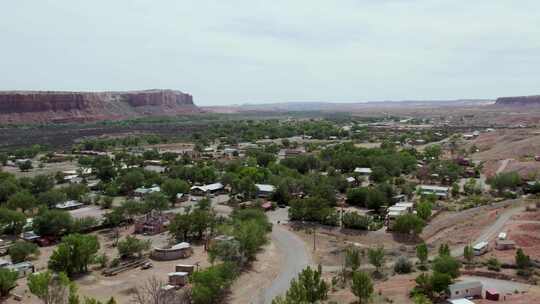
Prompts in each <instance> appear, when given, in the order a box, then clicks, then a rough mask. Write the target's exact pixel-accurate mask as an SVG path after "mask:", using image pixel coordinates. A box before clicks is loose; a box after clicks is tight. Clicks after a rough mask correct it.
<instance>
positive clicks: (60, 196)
mask: <svg viewBox="0 0 540 304" xmlns="http://www.w3.org/2000/svg"><path fill="white" fill-rule="evenodd" d="M66 200H67V195H66V193H65V192H63V191H60V190H56V189H52V190H49V191H46V192H42V193H40V194H39V195H38V201H39V202H40V203H41V204H44V205H46V206H47V207H48V208H51V209H52V208H54V206H55V205H56V204H59V203H63V202H65V201H66Z"/></svg>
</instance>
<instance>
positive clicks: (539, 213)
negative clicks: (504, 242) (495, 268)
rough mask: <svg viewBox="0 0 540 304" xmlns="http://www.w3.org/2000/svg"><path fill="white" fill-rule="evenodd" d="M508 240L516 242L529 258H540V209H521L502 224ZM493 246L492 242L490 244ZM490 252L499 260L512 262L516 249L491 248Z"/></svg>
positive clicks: (517, 246)
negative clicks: (521, 210)
mask: <svg viewBox="0 0 540 304" xmlns="http://www.w3.org/2000/svg"><path fill="white" fill-rule="evenodd" d="M503 231H505V232H506V233H507V238H508V240H512V241H514V242H516V248H521V249H523V251H524V252H525V254H527V255H529V256H530V257H531V259H534V260H540V210H536V211H523V212H521V213H520V214H517V215H515V216H513V217H512V218H511V220H510V221H508V223H507V224H506V225H505V226H504V228H503ZM492 245H493V246H492V247H494V242H493V244H492ZM491 254H492V255H493V256H495V257H497V259H499V260H500V261H501V262H506V263H514V261H515V254H516V250H502V251H501V250H496V249H495V250H493V251H492V252H491Z"/></svg>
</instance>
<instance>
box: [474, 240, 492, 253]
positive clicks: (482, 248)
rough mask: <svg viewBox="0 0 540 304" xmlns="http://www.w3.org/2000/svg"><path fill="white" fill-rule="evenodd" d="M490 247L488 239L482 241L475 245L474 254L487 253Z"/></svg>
mask: <svg viewBox="0 0 540 304" xmlns="http://www.w3.org/2000/svg"><path fill="white" fill-rule="evenodd" d="M488 249H489V243H488V242H486V241H482V242H480V243H477V244H476V245H474V246H473V252H474V255H482V254H484V253H486V252H487V251H488Z"/></svg>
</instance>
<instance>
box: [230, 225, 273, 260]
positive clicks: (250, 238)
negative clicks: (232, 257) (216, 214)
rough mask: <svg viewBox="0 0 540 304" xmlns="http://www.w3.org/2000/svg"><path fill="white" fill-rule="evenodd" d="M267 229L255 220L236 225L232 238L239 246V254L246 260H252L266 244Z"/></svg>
mask: <svg viewBox="0 0 540 304" xmlns="http://www.w3.org/2000/svg"><path fill="white" fill-rule="evenodd" d="M267 232H268V231H267V229H266V227H265V226H263V225H261V224H260V223H258V222H257V221H255V220H248V221H242V222H240V223H238V224H236V229H235V230H234V233H233V235H234V237H235V239H236V240H237V241H238V243H239V245H240V252H241V253H242V255H243V256H244V257H245V258H246V259H247V260H253V259H254V258H255V254H256V253H257V252H258V251H259V249H260V248H261V247H262V246H263V245H264V244H266V243H267V242H268V238H267V236H266V234H267Z"/></svg>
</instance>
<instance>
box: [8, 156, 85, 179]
mask: <svg viewBox="0 0 540 304" xmlns="http://www.w3.org/2000/svg"><path fill="white" fill-rule="evenodd" d="M38 164H39V161H37V158H36V159H34V160H33V166H34V168H33V169H31V170H29V171H27V172H21V170H19V168H17V167H12V166H3V167H1V170H0V171H3V172H9V173H12V174H13V175H15V176H16V177H17V178H19V177H34V176H36V175H53V174H55V173H56V172H58V171H68V170H77V168H79V166H78V165H77V162H70V161H66V162H59V163H43V168H40V167H39V166H38Z"/></svg>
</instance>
